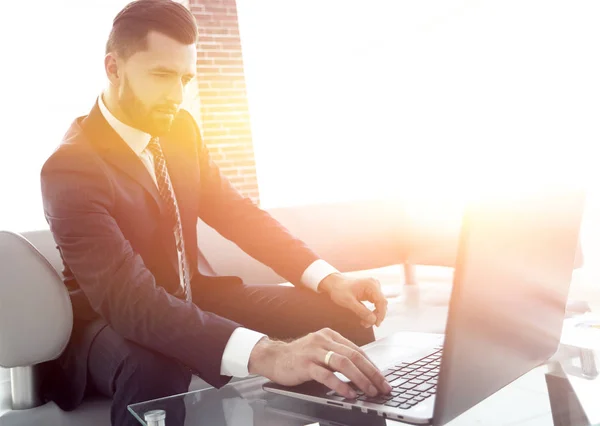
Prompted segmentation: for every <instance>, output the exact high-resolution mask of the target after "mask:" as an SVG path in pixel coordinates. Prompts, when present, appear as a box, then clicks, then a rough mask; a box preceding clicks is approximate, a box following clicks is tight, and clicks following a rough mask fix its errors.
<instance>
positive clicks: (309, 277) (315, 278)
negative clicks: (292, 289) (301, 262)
mask: <svg viewBox="0 0 600 426" xmlns="http://www.w3.org/2000/svg"><path fill="white" fill-rule="evenodd" d="M339 272H340V271H338V270H337V269H335V268H334V267H333V266H331V265H330V264H329V263H327V262H325V261H324V260H323V259H319V260H315V261H314V262H313V263H311V264H310V266H309V267H308V268H306V270H305V271H304V273H303V274H302V277H301V278H300V282H301V283H302V285H304V286H306V287H308V288H311V289H313V290H314V291H318V290H317V287H318V286H319V284H320V283H321V281H323V279H324V278H326V277H328V276H329V275H331V274H339Z"/></svg>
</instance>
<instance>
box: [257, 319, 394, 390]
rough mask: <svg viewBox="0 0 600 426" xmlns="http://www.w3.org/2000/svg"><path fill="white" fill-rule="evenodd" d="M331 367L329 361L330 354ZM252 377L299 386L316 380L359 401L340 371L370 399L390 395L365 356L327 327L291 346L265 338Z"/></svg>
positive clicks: (259, 343) (259, 345)
mask: <svg viewBox="0 0 600 426" xmlns="http://www.w3.org/2000/svg"><path fill="white" fill-rule="evenodd" d="M329 351H332V352H333V354H332V355H331V356H330V357H329V365H326V363H325V360H326V356H327V353H328V352H329ZM248 370H249V372H250V374H259V375H261V376H264V377H266V378H268V379H270V380H272V381H273V382H275V383H278V384H280V385H285V386H295V385H299V384H301V383H304V382H307V381H310V380H316V381H317V382H320V383H322V384H324V385H325V386H327V387H328V388H330V389H332V390H334V391H335V392H337V393H338V394H339V395H342V396H344V397H346V398H350V399H354V398H356V392H355V391H354V390H353V389H352V387H351V386H350V385H349V384H348V383H346V382H344V381H342V380H340V379H339V378H338V377H337V376H336V375H335V374H333V372H334V371H339V372H340V373H342V374H343V375H344V376H346V377H347V378H348V379H350V380H351V381H352V383H354V384H355V385H356V386H357V387H358V388H359V389H361V390H362V391H363V392H365V394H367V395H369V396H376V395H377V394H389V393H390V391H391V387H390V385H389V384H388V383H387V382H386V380H385V378H384V377H383V375H382V374H381V372H380V371H379V370H378V369H377V367H375V365H373V364H372V363H371V361H369V359H368V358H367V356H366V355H365V353H364V352H363V351H362V349H360V348H359V347H358V346H356V345H355V344H354V343H352V342H351V341H349V340H348V339H346V338H344V337H343V336H342V335H341V334H339V333H337V332H335V331H333V330H330V329H328V328H325V329H323V330H320V331H317V332H316V333H311V334H309V335H307V336H305V337H302V338H300V339H298V340H294V341H293V342H290V343H285V342H278V341H272V340H270V339H268V338H267V337H264V338H263V339H261V340H260V341H259V342H258V343H257V344H256V346H255V347H254V349H253V350H252V353H251V354H250V361H249V363H248Z"/></svg>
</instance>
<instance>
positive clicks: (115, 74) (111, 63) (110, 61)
mask: <svg viewBox="0 0 600 426" xmlns="http://www.w3.org/2000/svg"><path fill="white" fill-rule="evenodd" d="M104 71H105V72H106V76H107V77H108V80H109V81H110V83H111V84H114V85H116V86H118V85H119V82H120V80H121V70H120V69H119V61H118V58H117V55H115V54H114V53H107V54H106V56H105V57H104Z"/></svg>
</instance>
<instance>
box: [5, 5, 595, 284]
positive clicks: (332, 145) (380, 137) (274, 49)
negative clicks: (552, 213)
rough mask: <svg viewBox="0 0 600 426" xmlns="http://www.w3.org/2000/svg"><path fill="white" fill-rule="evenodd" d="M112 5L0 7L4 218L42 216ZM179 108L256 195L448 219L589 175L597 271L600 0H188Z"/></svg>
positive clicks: (276, 202) (91, 84)
mask: <svg viewBox="0 0 600 426" xmlns="http://www.w3.org/2000/svg"><path fill="white" fill-rule="evenodd" d="M127 3H128V2H127V1H126V0H30V1H27V2H22V1H19V2H17V1H13V2H10V3H7V4H5V5H3V12H2V16H1V17H0V21H1V23H2V25H0V43H2V49H1V51H2V53H3V55H2V56H3V58H2V61H1V64H2V65H1V66H0V73H1V76H0V77H1V79H0V81H1V82H2V95H3V96H2V102H1V103H0V105H1V106H0V108H1V111H0V113H1V115H0V117H2V118H1V121H2V127H3V129H4V132H3V137H2V138H1V142H0V146H1V147H2V155H0V182H1V184H0V200H2V207H1V208H0V229H8V230H13V231H17V232H22V231H28V230H34V229H45V228H47V225H46V222H45V219H44V216H43V212H42V206H41V196H40V186H39V171H40V168H41V166H42V164H43V162H44V161H45V159H46V158H47V157H48V156H49V155H50V154H51V152H52V151H53V150H54V149H55V148H56V147H57V146H58V144H59V143H60V141H61V138H62V136H63V134H64V133H65V132H66V130H67V129H68V127H69V125H70V123H71V122H72V121H73V120H74V118H75V117H77V116H80V115H85V114H87V113H88V112H89V110H90V109H91V107H92V106H93V104H94V102H95V100H96V97H97V96H98V95H99V93H100V91H101V90H102V89H103V87H104V85H105V83H106V80H105V75H104V72H103V56H104V44H105V42H106V38H107V36H108V33H109V30H110V26H111V22H112V18H113V17H114V16H115V14H116V13H117V12H118V11H119V10H120V9H121V8H122V7H123V6H124V5H125V4H127ZM183 3H184V4H185V5H186V6H188V7H189V8H190V10H191V11H192V12H193V13H194V15H195V16H196V18H197V19H198V23H199V26H200V39H199V42H198V69H197V71H198V77H197V82H196V84H195V85H193V87H192V89H191V90H190V92H189V93H188V99H187V100H186V108H187V109H189V110H190V111H191V112H192V113H193V115H194V116H195V117H196V119H197V121H198V123H199V125H200V127H201V129H202V132H203V136H204V140H205V141H206V143H207V144H208V146H209V148H210V150H211V152H212V154H213V157H214V159H215V161H216V162H217V163H218V164H219V165H220V166H221V167H222V169H223V170H224V172H225V174H226V175H227V176H228V177H229V178H230V179H231V180H232V182H233V183H234V184H235V185H236V186H237V187H238V188H239V189H240V191H242V192H243V193H245V194H247V195H248V196H250V197H252V198H253V199H254V200H255V201H256V202H258V203H259V204H260V205H261V206H262V207H265V208H272V207H282V206H293V205H302V204H314V203H323V202H334V201H345V200H365V202H368V200H371V199H373V198H380V199H381V198H384V199H399V200H401V201H402V203H403V205H405V206H406V208H407V210H408V211H409V213H410V215H411V216H412V217H413V218H416V219H417V220H419V221H421V223H422V224H423V226H424V227H431V229H442V228H447V227H450V228H452V227H457V226H459V224H460V215H461V212H462V208H463V207H464V204H465V202H466V201H468V200H469V199H472V198H475V197H478V196H481V195H486V196H490V195H491V196H493V195H494V194H496V193H498V194H500V193H503V192H506V191H508V192H510V191H517V190H520V189H522V188H523V187H526V186H531V185H540V186H548V185H554V184H563V183H569V184H572V183H575V184H578V185H582V186H584V187H585V188H586V190H587V193H588V200H587V207H586V212H585V218H584V224H583V227H582V233H581V240H582V248H583V254H584V258H585V264H584V268H583V269H582V272H581V273H582V274H585V276H586V277H587V279H589V280H590V281H591V282H596V283H600V202H599V200H600V179H599V174H600V171H599V168H598V166H597V163H598V162H600V154H597V152H599V150H598V143H599V141H600V127H599V125H598V124H599V120H598V117H600V102H599V100H600V79H599V78H598V76H599V75H600V26H599V25H598V22H600V3H599V2H597V1H593V0H582V1H578V2H564V1H553V0H536V1H533V0H532V1H529V0H526V1H513V0H509V1H503V2H492V1H482V0H430V1H427V2H422V1H398V0H371V1H369V2H364V1H354V0H302V1H298V0H284V1H282V0H237V1H234V0H187V1H183Z"/></svg>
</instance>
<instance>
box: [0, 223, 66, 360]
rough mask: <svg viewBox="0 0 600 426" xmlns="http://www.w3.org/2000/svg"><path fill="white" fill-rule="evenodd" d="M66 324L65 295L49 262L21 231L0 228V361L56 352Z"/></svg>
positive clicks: (61, 347)
mask: <svg viewBox="0 0 600 426" xmlns="http://www.w3.org/2000/svg"><path fill="white" fill-rule="evenodd" d="M48 234H49V232H48ZM50 240H52V238H51V236H50ZM54 250H55V251H56V249H54ZM72 325H73V312H72V308H71V302H70V299H69V295H68V293H67V290H66V288H65V286H64V284H63V282H62V280H61V278H60V276H59V275H58V273H57V272H56V270H55V269H54V267H53V266H52V265H51V264H50V263H49V261H48V260H47V259H46V257H45V256H43V255H42V254H41V253H40V252H39V251H38V250H37V249H36V248H35V247H34V246H33V245H32V244H31V243H30V242H29V241H28V240H27V239H25V238H24V237H23V236H21V235H19V234H16V233H12V232H7V231H0V366H2V367H6V368H12V367H21V366H29V365H33V364H38V363H40V362H44V361H48V360H51V359H54V358H56V357H58V356H59V355H60V354H61V352H62V351H63V350H64V348H65V346H66V344H67V342H68V340H69V337H70V335H71V329H72Z"/></svg>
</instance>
